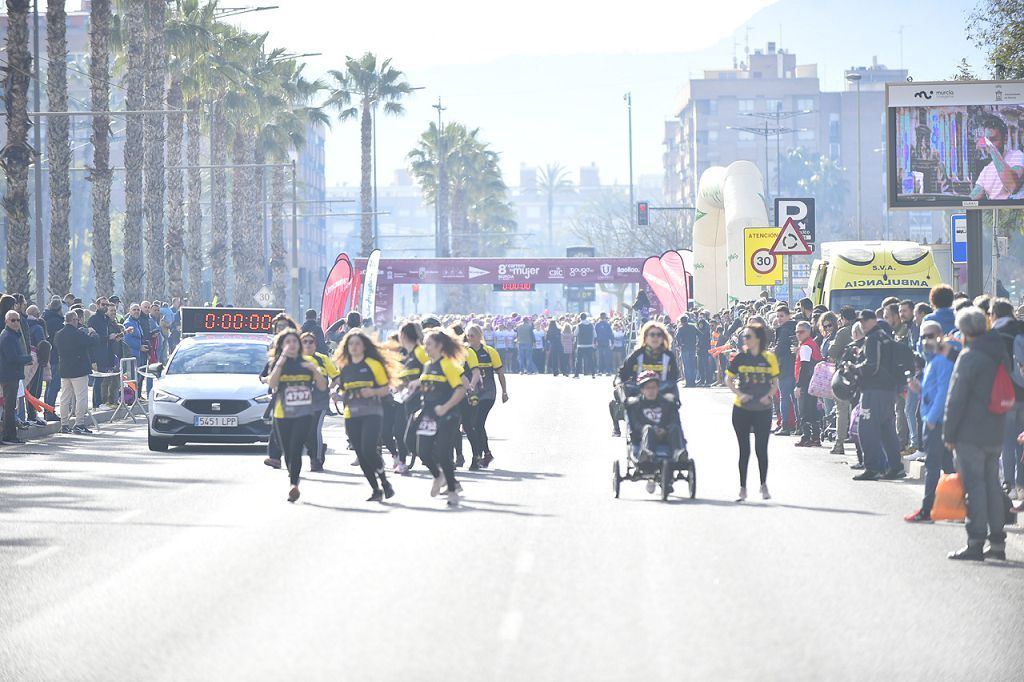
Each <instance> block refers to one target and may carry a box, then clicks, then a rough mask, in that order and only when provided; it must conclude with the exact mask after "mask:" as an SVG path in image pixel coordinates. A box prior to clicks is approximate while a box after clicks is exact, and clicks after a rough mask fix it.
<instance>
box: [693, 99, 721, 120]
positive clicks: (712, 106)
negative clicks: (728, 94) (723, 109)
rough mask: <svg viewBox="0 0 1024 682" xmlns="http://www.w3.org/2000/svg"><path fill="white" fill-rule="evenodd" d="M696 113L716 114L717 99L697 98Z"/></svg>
mask: <svg viewBox="0 0 1024 682" xmlns="http://www.w3.org/2000/svg"><path fill="white" fill-rule="evenodd" d="M697 113H698V114H701V115H704V116H715V115H717V114H718V100H713V99H699V100H697Z"/></svg>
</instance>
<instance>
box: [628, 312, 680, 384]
mask: <svg viewBox="0 0 1024 682" xmlns="http://www.w3.org/2000/svg"><path fill="white" fill-rule="evenodd" d="M644 372H654V373H655V374H657V375H658V379H659V381H660V382H661V390H666V389H668V390H670V391H671V392H672V393H675V392H676V384H678V383H679V364H678V363H677V362H676V357H675V355H674V354H673V353H672V339H671V338H670V337H669V334H668V330H667V329H665V325H663V324H661V323H660V322H653V321H651V322H648V323H646V324H645V325H644V326H643V328H642V329H641V330H640V339H639V343H638V344H637V348H636V350H634V351H633V352H632V353H630V354H629V357H628V358H626V361H625V362H623V363H622V367H620V368H619V379H621V380H622V382H623V383H627V384H628V383H635V382H636V379H637V377H638V376H640V375H641V374H643V373H644Z"/></svg>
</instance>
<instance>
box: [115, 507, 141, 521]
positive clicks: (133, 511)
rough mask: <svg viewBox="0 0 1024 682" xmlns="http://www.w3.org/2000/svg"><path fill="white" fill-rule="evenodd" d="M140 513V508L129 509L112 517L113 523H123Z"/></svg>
mask: <svg viewBox="0 0 1024 682" xmlns="http://www.w3.org/2000/svg"><path fill="white" fill-rule="evenodd" d="M141 513H142V510H141V509H129V510H128V511H126V512H125V513H124V514H121V515H120V516H116V517H114V523H124V522H125V521H131V520H132V519H134V518H135V517H136V516H138V515H139V514H141Z"/></svg>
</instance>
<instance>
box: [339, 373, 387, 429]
mask: <svg viewBox="0 0 1024 682" xmlns="http://www.w3.org/2000/svg"><path fill="white" fill-rule="evenodd" d="M387 385H388V374H387V372H386V371H385V370H384V365H382V364H381V363H380V362H378V361H377V360H374V359H373V358H363V359H362V360H360V361H359V362H352V363H349V364H347V365H345V366H344V367H342V368H341V390H342V391H343V392H344V393H345V419H351V418H353V417H368V416H371V415H383V414H384V408H383V406H382V405H381V402H380V398H356V397H354V396H353V397H350V396H351V393H350V392H351V391H356V390H359V389H361V388H380V387H382V386H387Z"/></svg>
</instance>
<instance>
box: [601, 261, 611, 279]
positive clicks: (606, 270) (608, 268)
mask: <svg viewBox="0 0 1024 682" xmlns="http://www.w3.org/2000/svg"><path fill="white" fill-rule="evenodd" d="M601 274H602V275H604V276H605V277H607V276H608V275H610V274H612V266H610V265H608V264H607V263H603V264H602V265H601Z"/></svg>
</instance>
